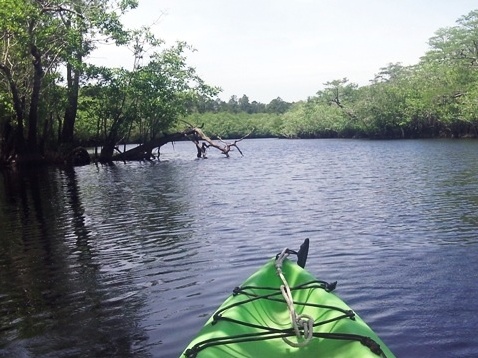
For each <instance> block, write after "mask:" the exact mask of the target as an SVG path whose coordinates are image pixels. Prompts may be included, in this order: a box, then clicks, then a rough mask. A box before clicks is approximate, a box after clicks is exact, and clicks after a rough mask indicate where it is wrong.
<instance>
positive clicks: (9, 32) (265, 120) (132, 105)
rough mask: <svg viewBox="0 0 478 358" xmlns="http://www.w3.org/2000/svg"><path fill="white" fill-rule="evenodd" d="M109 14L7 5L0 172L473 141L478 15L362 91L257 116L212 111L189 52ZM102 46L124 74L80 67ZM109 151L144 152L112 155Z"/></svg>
mask: <svg viewBox="0 0 478 358" xmlns="http://www.w3.org/2000/svg"><path fill="white" fill-rule="evenodd" d="M111 5H112V2H111V1H109V0H99V1H98V2H97V4H96V5H95V6H92V5H91V4H90V2H88V1H83V0H75V1H73V0H62V1H59V2H58V5H54V6H53V5H51V6H50V5H46V4H45V3H44V2H40V1H30V0H18V1H15V2H7V4H5V6H4V7H3V8H1V9H0V36H2V40H3V41H2V42H1V44H0V55H1V56H0V167H2V166H7V167H9V166H12V165H16V164H19V163H29V164H30V163H44V162H47V163H55V164H65V163H66V164H71V165H80V164H85V163H88V162H89V160H90V155H89V154H88V153H87V152H86V150H85V149H84V147H85V146H98V147H101V151H100V152H99V153H96V154H95V160H97V161H98V162H101V163H110V162H113V161H115V160H122V161H123V160H154V159H156V158H155V157H154V156H153V155H152V152H153V150H154V149H156V148H160V147H161V146H162V145H164V144H166V143H168V142H170V141H177V140H191V141H192V142H193V143H194V144H195V145H196V148H197V149H198V157H201V152H200V149H201V148H203V149H204V148H205V147H208V146H213V147H216V149H219V150H224V149H225V148H227V146H228V145H231V143H228V142H227V140H229V139H231V138H241V139H243V138H245V137H249V138H271V137H274V138H290V139H292V138H369V139H418V138H477V137H478V46H477V41H478V10H474V11H471V12H470V13H469V14H467V15H464V16H462V17H460V18H459V19H458V20H457V21H456V25H455V26H452V27H447V28H441V29H438V30H437V31H436V32H435V34H434V36H433V37H431V38H430V39H429V41H428V45H429V50H428V51H427V52H426V53H425V54H424V55H423V56H422V57H421V59H420V61H419V62H418V63H417V64H416V65H413V66H403V65H401V64H400V63H390V64H388V65H386V66H385V67H383V68H380V69H379V70H378V72H377V74H376V75H375V77H374V78H373V79H371V80H370V83H369V84H368V85H365V86H358V85H357V84H355V83H352V82H350V81H349V80H348V79H347V78H341V79H336V80H332V81H329V82H326V83H323V84H321V83H318V84H317V87H318V88H321V89H320V90H318V91H317V92H316V93H315V94H311V96H309V97H308V98H306V99H304V100H302V101H298V102H295V103H289V102H286V101H284V100H282V99H281V98H280V97H277V98H276V99H273V100H272V101H271V102H270V103H268V104H264V103H259V102H257V101H251V100H250V99H249V98H248V96H247V95H245V94H244V95H242V97H237V96H232V97H231V98H230V99H229V100H228V101H227V102H226V101H223V100H221V99H219V98H218V97H217V96H218V94H219V93H220V91H221V89H220V88H219V87H216V86H212V85H208V84H206V83H205V82H204V81H203V80H202V79H201V78H200V77H199V76H198V75H197V73H196V70H195V69H194V68H192V67H190V66H189V65H188V63H187V55H188V53H190V52H191V51H194V49H193V48H192V47H191V46H190V45H189V44H187V43H185V42H178V43H176V44H175V45H174V46H171V47H165V46H164V44H163V42H162V41H161V40H160V39H158V38H156V37H155V36H154V35H153V34H152V32H151V31H150V29H148V28H146V27H144V28H141V29H136V30H126V29H125V28H124V27H123V25H122V23H121V21H120V20H121V16H122V15H123V14H124V13H125V12H127V11H134V8H135V7H136V6H137V5H138V4H137V1H136V0H127V1H124V2H123V6H122V7H121V9H117V8H113V7H112V6H111ZM105 39H107V40H108V41H110V42H114V43H115V44H116V45H117V46H130V48H134V49H135V51H134V53H133V55H132V63H133V66H132V68H131V69H129V70H128V69H125V68H109V67H98V66H94V65H92V64H90V63H89V62H88V56H89V55H90V54H91V52H92V51H93V49H94V48H95V47H97V46H98V45H99V44H100V43H101V42H102V41H105ZM145 48H148V50H149V51H148V53H147V54H146V52H145V50H144V49H145ZM145 58H147V59H148V60H147V61H144V59H145ZM145 62H146V63H145ZM205 138H207V139H205ZM211 138H212V139H211ZM120 143H121V144H122V143H140V144H142V148H144V149H145V150H144V152H143V153H139V152H138V151H136V152H133V153H129V154H126V153H119V150H118V145H119V144H120ZM236 144H237V143H236ZM223 154H224V151H223ZM225 154H227V153H225Z"/></svg>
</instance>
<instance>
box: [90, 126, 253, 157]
mask: <svg viewBox="0 0 478 358" xmlns="http://www.w3.org/2000/svg"><path fill="white" fill-rule="evenodd" d="M251 133H252V132H250V133H248V134H247V135H245V136H244V137H242V138H240V139H236V140H234V141H233V142H226V141H224V140H223V139H221V138H220V137H218V141H214V140H212V139H211V138H210V137H209V136H207V135H206V134H204V132H203V131H202V129H201V128H199V127H193V126H191V127H188V128H187V129H185V130H184V131H182V132H177V133H172V134H165V135H163V136H162V137H160V138H157V139H153V140H150V141H148V142H146V143H143V144H141V145H139V146H137V147H134V148H132V149H129V150H127V151H125V152H120V151H119V149H118V147H116V151H117V152H118V153H117V154H115V155H113V156H112V157H111V158H110V159H109V160H108V159H107V158H102V157H100V158H99V161H100V162H102V163H105V162H111V161H144V160H155V159H159V158H158V157H159V148H161V147H162V146H163V145H165V144H167V143H170V142H176V141H180V140H190V141H191V142H193V143H194V144H195V146H196V150H197V155H196V156H197V157H198V158H204V159H205V158H207V155H206V151H207V149H208V148H210V147H213V148H216V149H217V150H219V151H220V152H221V153H222V154H224V155H225V156H226V157H227V158H229V153H230V152H231V150H233V148H236V149H237V151H238V152H239V153H240V154H241V156H242V155H243V154H242V151H241V149H240V148H239V147H238V145H237V143H239V142H240V141H242V140H243V139H245V138H247V137H248V136H249V135H250V134H251ZM156 149H158V156H155V155H154V154H153V152H154V151H155V150H156Z"/></svg>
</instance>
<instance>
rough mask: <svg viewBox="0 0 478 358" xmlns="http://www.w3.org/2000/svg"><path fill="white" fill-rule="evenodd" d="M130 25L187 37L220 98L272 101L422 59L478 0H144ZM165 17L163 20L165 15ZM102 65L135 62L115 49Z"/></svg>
mask: <svg viewBox="0 0 478 358" xmlns="http://www.w3.org/2000/svg"><path fill="white" fill-rule="evenodd" d="M139 3H140V5H139V7H138V8H137V9H135V10H133V11H131V12H130V13H128V14H127V16H126V17H125V18H124V23H125V24H126V25H127V26H128V27H139V26H142V25H151V24H153V23H155V22H156V23H155V25H154V27H153V29H154V32H155V34H156V35H157V36H158V37H160V38H162V39H164V40H166V41H167V43H169V44H173V43H174V42H175V41H176V40H183V41H186V42H188V43H189V44H190V45H192V46H193V47H194V48H195V49H196V50H197V52H194V53H191V54H188V63H189V64H190V65H191V66H193V67H195V68H196V70H197V72H198V74H199V75H200V76H201V77H202V78H203V79H204V80H205V81H206V83H208V84H211V85H215V86H219V87H221V88H222V89H223V92H222V93H221V94H220V95H219V97H221V98H222V99H224V100H228V99H229V98H230V97H231V95H237V96H238V97H242V95H243V94H246V95H247V96H248V97H249V100H250V101H253V100H256V101H259V102H263V103H269V102H270V101H271V100H272V99H274V98H277V97H281V98H282V99H284V100H286V101H298V100H305V99H307V97H308V96H313V95H315V93H316V92H317V91H318V90H320V89H322V88H323V84H324V83H325V82H327V81H332V80H335V79H340V78H343V77H347V78H348V79H349V80H350V81H352V82H355V83H358V84H359V85H365V84H367V83H368V81H369V80H371V79H373V77H374V75H375V74H376V73H377V72H378V71H379V69H380V68H381V67H385V66H387V65H388V64H389V63H395V62H401V63H402V64H403V65H412V64H416V63H417V62H418V61H419V58H420V56H422V55H423V54H424V53H425V51H426V50H427V48H428V45H427V41H428V39H429V38H430V37H432V36H433V34H434V32H435V31H436V30H438V29H439V28H442V27H449V26H454V25H455V22H456V20H457V19H458V18H459V17H461V16H462V15H466V14H468V13H469V12H470V11H472V10H475V9H478V2H477V1H476V0H235V1H233V0H139ZM158 19H159V21H158ZM94 61H95V62H96V63H99V64H102V65H108V66H123V67H125V68H128V69H131V68H132V63H133V59H132V56H131V54H130V53H128V52H127V51H126V50H123V51H118V50H115V49H114V48H113V47H112V46H108V47H106V48H103V49H102V50H101V51H97V52H96V53H95V54H94Z"/></svg>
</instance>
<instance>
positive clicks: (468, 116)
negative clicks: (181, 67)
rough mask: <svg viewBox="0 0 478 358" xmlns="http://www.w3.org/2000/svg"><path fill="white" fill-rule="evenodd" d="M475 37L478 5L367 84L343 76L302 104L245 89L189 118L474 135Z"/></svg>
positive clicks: (301, 133) (276, 132)
mask: <svg viewBox="0 0 478 358" xmlns="http://www.w3.org/2000/svg"><path fill="white" fill-rule="evenodd" d="M477 43H478V11H476V10H475V11H472V12H470V13H469V14H468V15H466V16H463V17H461V18H460V19H459V20H458V21H457V25H456V26H453V27H449V28H442V29H439V30H438V31H436V33H435V36H433V37H432V38H430V40H429V51H427V53H425V54H424V56H423V57H422V58H421V59H420V61H419V63H418V64H416V65H414V66H402V65H401V64H400V63H391V64H388V65H387V66H386V67H383V68H381V69H380V70H379V71H378V73H377V74H376V75H375V77H374V78H373V79H372V80H371V81H370V84H369V85H367V86H358V85H357V84H354V83H351V82H349V81H348V80H347V79H346V78H343V79H337V80H334V81H330V82H327V83H324V88H323V89H322V90H320V91H318V92H317V93H316V94H315V95H314V96H311V97H309V98H308V99H306V100H303V101H300V102H297V103H287V102H284V101H282V100H281V99H280V98H277V99H275V100H273V101H271V103H269V104H267V105H265V104H261V103H257V102H255V101H253V102H251V103H250V102H249V99H248V97H247V96H246V95H244V96H243V97H241V98H240V99H238V98H237V97H235V96H233V97H231V99H230V100H229V102H227V103H226V102H223V101H220V100H216V101H206V102H204V103H203V104H201V106H200V107H199V108H198V110H197V111H196V113H193V114H191V115H190V116H189V117H188V120H194V121H195V122H196V123H205V127H206V128H207V130H209V131H211V132H212V133H217V134H218V135H220V136H224V137H228V136H232V137H237V136H242V135H243V134H245V133H247V132H248V131H250V130H251V129H252V128H255V132H254V135H255V136H259V137H263V136H279V137H287V138H331V137H333V138H335V137H342V138H357V137H359V138H364V137H366V138H386V139H393V138H434V137H450V138H463V137H473V138H476V137H478V45H477ZM246 114H247V115H246Z"/></svg>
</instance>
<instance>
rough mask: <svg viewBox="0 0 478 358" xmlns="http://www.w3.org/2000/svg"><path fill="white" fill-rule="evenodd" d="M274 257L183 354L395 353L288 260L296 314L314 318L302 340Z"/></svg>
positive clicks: (320, 283)
mask: <svg viewBox="0 0 478 358" xmlns="http://www.w3.org/2000/svg"><path fill="white" fill-rule="evenodd" d="M275 261H276V259H275V258H274V259H271V260H270V261H269V262H267V263H266V264H265V265H264V266H263V267H262V268H260V269H259V270H258V271H256V272H255V273H254V274H253V275H252V276H251V277H249V278H248V279H247V280H246V281H245V282H244V283H243V285H242V286H240V287H236V288H235V289H234V292H233V294H232V295H231V296H230V297H229V298H228V299H227V300H226V301H225V302H224V303H223V304H222V305H221V306H220V307H219V308H218V310H217V311H216V312H215V313H214V314H213V316H212V317H211V318H209V320H208V321H207V322H206V324H205V325H204V327H203V328H202V330H201V331H200V332H199V334H198V335H197V337H196V338H195V339H194V340H193V341H192V342H191V343H190V344H189V345H188V347H187V348H186V350H185V351H184V352H183V355H182V356H181V357H189V358H192V357H199V358H201V357H210V358H214V357H218V358H219V357H309V356H310V357H320V356H322V357H387V358H390V357H394V355H393V354H392V352H391V351H390V350H389V349H388V347H387V346H386V345H385V344H384V343H383V342H382V341H381V339H380V338H379V337H378V336H377V335H376V334H375V333H374V332H373V331H372V330H371V329H370V327H369V326H368V325H367V324H366V323H365V322H364V321H363V320H362V319H361V318H360V317H359V316H358V315H357V314H355V313H354V312H353V311H352V310H351V309H350V307H349V306H347V305H346V304H345V303H344V302H343V301H342V300H341V299H340V298H339V297H337V296H336V295H335V294H334V293H332V292H331V291H332V290H333V289H334V288H335V283H333V284H328V283H326V282H324V281H319V280H317V279H316V278H315V277H313V276H312V275H311V274H310V273H309V272H308V271H306V270H304V269H303V268H302V267H300V266H298V265H297V264H296V263H294V262H292V261H290V260H288V259H285V260H284V261H283V263H282V272H283V274H284V276H285V277H286V279H287V283H288V284H289V287H290V292H291V295H292V298H293V304H294V308H295V311H296V313H297V314H298V315H307V316H310V317H313V338H312V339H311V340H310V341H309V342H308V343H307V344H305V345H304V346H302V347H294V346H291V345H290V344H288V343H287V342H286V341H285V340H284V339H286V340H288V341H290V342H292V343H291V344H292V345H294V344H298V345H300V344H303V343H304V342H303V339H302V338H297V337H296V333H295V331H294V329H293V328H292V326H291V318H290V311H289V309H288V306H287V303H286V301H285V299H284V297H283V295H282V292H281V290H280V286H281V285H282V281H281V279H280V277H279V276H278V274H277V272H276V267H275Z"/></svg>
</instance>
